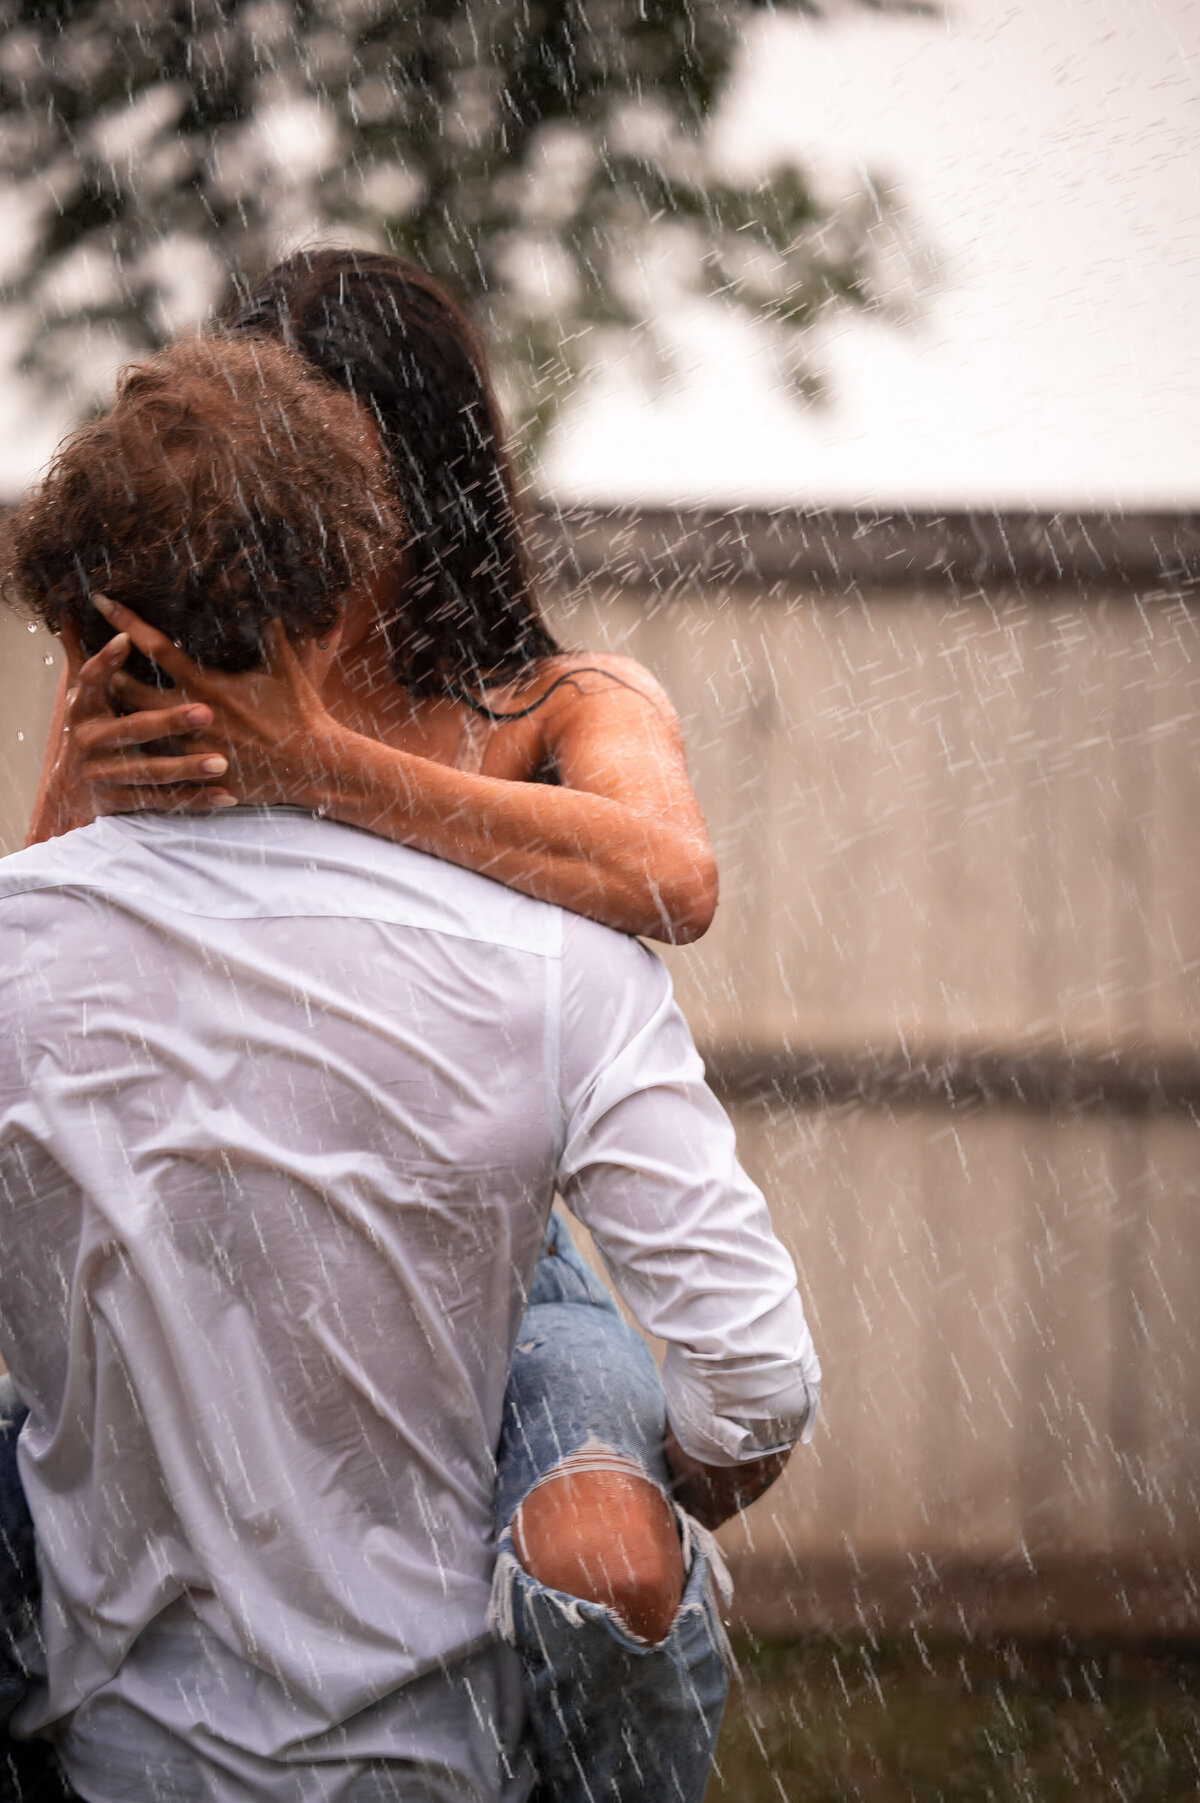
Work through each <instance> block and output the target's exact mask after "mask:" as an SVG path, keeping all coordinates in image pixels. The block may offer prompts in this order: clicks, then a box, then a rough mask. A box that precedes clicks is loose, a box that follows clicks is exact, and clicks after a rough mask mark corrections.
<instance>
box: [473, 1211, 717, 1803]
mask: <svg viewBox="0 0 1200 1803" xmlns="http://www.w3.org/2000/svg"><path fill="white" fill-rule="evenodd" d="M665 1428H666V1415H665V1409H664V1403H663V1393H662V1385H661V1383H660V1382H659V1377H658V1372H657V1371H656V1370H655V1367H654V1361H653V1359H652V1358H651V1357H650V1354H649V1352H648V1351H647V1349H646V1347H645V1345H644V1344H643V1342H642V1340H641V1339H640V1338H639V1336H638V1335H637V1334H636V1333H634V1332H633V1331H632V1329H630V1328H628V1327H626V1325H625V1323H624V1322H623V1321H622V1320H621V1318H620V1316H619V1315H618V1313H617V1311H616V1308H615V1307H614V1305H613V1302H612V1299H611V1298H610V1296H609V1295H608V1292H607V1291H606V1290H605V1288H604V1286H603V1284H602V1283H600V1281H599V1280H598V1279H597V1278H596V1277H595V1276H594V1274H593V1273H592V1272H591V1271H589V1270H588V1268H587V1266H586V1265H585V1264H584V1263H583V1261H582V1260H581V1259H580V1257H579V1255H578V1253H577V1252H576V1251H575V1248H574V1247H573V1246H572V1244H571V1241H570V1238H569V1236H568V1234H567V1232H566V1229H565V1227H564V1226H563V1225H562V1223H561V1221H560V1220H559V1219H558V1218H557V1217H553V1218H552V1219H551V1223H550V1228H549V1230H548V1233H547V1244H546V1247H545V1249H544V1251H543V1255H542V1258H541V1260H540V1261H539V1264H538V1268H537V1272H536V1274H535V1277H534V1282H533V1286H532V1288H531V1291H530V1297H529V1305H528V1307H527V1309H526V1312H525V1317H524V1319H523V1321H522V1324H521V1332H520V1336H519V1338H518V1342H517V1349H516V1352H515V1354H514V1357H513V1365H512V1371H511V1374H510V1377H509V1384H508V1392H507V1395H506V1397H505V1415H504V1429H503V1433H502V1436H501V1442H500V1454H499V1473H498V1478H497V1495H496V1503H497V1508H496V1522H497V1532H498V1534H499V1537H500V1552H499V1560H498V1564H497V1572H496V1587H495V1593H494V1602H493V1619H494V1622H495V1624H496V1626H497V1628H498V1630H499V1632H500V1633H501V1634H502V1635H503V1636H504V1638H505V1639H507V1640H509V1641H511V1642H512V1644H513V1645H514V1646H515V1647H516V1649H517V1651H518V1653H519V1654H520V1657H521V1663H522V1667H523V1670H524V1675H525V1693H526V1702H527V1705H528V1708H529V1713H530V1719H531V1726H532V1731H533V1737H534V1741H535V1748H534V1757H535V1760H536V1763H537V1767H538V1773H539V1787H538V1790H537V1793H536V1796H537V1799H538V1803H601V1799H604V1800H605V1803H607V1800H608V1799H617V1798H619V1799H620V1803H643V1800H644V1803H660V1800H661V1799H664V1798H671V1799H674V1800H678V1803H700V1799H702V1797H703V1795H704V1789H705V1784H706V1782H707V1779H708V1773H709V1767H710V1765H711V1761H712V1754H713V1748H714V1745H715V1742H716V1736H717V1729H718V1728H719V1726H720V1720H721V1711H722V1709H723V1706H724V1702H725V1692H726V1689H727V1678H726V1671H725V1656H726V1641H725V1635H724V1631H723V1629H722V1627H721V1623H720V1618H719V1615H718V1612H717V1603H716V1598H715V1597H714V1595H713V1576H714V1571H713V1562H714V1559H715V1560H716V1561H717V1562H718V1563H719V1558H720V1555H719V1554H718V1553H717V1552H716V1549H715V1547H713V1545H712V1542H711V1541H710V1540H709V1538H708V1536H707V1535H705V1534H704V1533H703V1530H698V1529H696V1527H695V1525H694V1524H693V1523H688V1522H687V1521H686V1520H682V1521H681V1519H680V1518H679V1517H678V1513H677V1511H676V1510H675V1509H674V1506H673V1505H672V1504H671V1503H670V1502H669V1500H668V1498H667V1493H666V1486H667V1468H666V1461H665V1458H664V1454H663V1438H664V1433H665Z"/></svg>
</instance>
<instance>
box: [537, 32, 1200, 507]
mask: <svg viewBox="0 0 1200 1803" xmlns="http://www.w3.org/2000/svg"><path fill="white" fill-rule="evenodd" d="M721 130H722V143H723V145H724V147H725V150H726V152H727V154H728V155H729V156H730V157H731V158H732V159H734V160H736V161H737V163H738V164H739V165H740V167H741V168H742V170H745V169H746V168H747V167H754V166H755V165H756V164H757V165H758V166H759V167H763V166H764V165H766V164H767V163H769V162H770V161H771V160H772V159H786V158H789V157H790V158H794V159H796V160H798V161H800V162H801V163H802V164H803V165H805V166H808V167H812V168H815V169H816V170H817V171H818V173H819V175H820V178H821V181H822V184H823V186H824V187H825V188H826V189H827V191H829V192H832V193H835V194H836V193H837V192H838V191H839V187H840V188H841V189H842V190H843V191H844V190H845V188H846V186H847V184H848V183H853V182H854V181H855V180H856V179H857V177H858V174H859V172H860V171H861V170H863V169H867V170H869V171H871V172H873V173H875V172H878V173H882V174H883V175H885V176H887V177H888V178H890V179H891V180H892V181H893V182H895V183H897V184H898V185H899V186H900V188H901V190H902V191H903V193H904V194H905V195H906V197H907V199H908V202H909V204H910V206H911V210H912V222H913V224H914V226H915V227H917V228H918V229H919V231H920V232H921V233H922V234H923V236H924V239H925V241H926V242H927V243H929V244H931V245H932V246H934V247H935V248H936V251H937V253H938V255H939V258H940V261H941V265H942V273H941V277H940V282H939V286H938V290H937V292H936V293H935V294H933V295H932V296H931V297H929V299H928V300H927V303H926V306H925V310H924V314H923V317H922V318H921V319H920V320H919V322H918V323H917V324H916V325H915V326H913V327H912V328H910V329H909V330H908V331H906V332H904V333H897V332H896V331H893V330H888V329H886V328H883V327H882V326H879V325H875V324H872V323H870V322H864V321H854V320H849V319H847V320H843V321H840V322H839V323H838V324H837V325H836V326H835V327H834V328H833V329H832V330H831V331H830V332H829V333H828V334H827V336H826V338H825V340H824V341H823V343H822V345H821V348H820V352H819V357H818V361H819V362H820V364H821V366H822V368H823V370H824V372H825V374H826V376H827V379H828V383H829V387H830V391H831V394H832V397H833V399H832V403H831V405H830V406H829V407H828V408H827V409H826V410H824V411H822V412H816V413H815V412H809V413H807V414H803V413H800V412H798V411H797V410H796V409H795V408H794V407H793V406H792V405H791V404H790V403H789V402H788V401H787V400H785V399H784V397H783V396H782V394H781V393H780V392H779V390H778V388H777V387H776V386H773V384H772V378H771V372H770V368H769V363H768V360H767V359H766V358H765V357H764V356H762V355H759V354H756V350H755V346H754V344H753V342H752V340H751V338H750V335H749V334H748V333H746V332H744V331H742V330H741V329H737V328H727V329H725V330H716V329H714V326H713V323H712V320H711V318H710V317H708V316H707V315H699V314H697V313H696V312H694V311H693V312H691V313H688V314H685V315H683V316H681V317H680V318H679V320H678V322H677V325H678V331H679V336H680V345H681V357H680V372H679V376H678V377H677V378H676V379H675V381H674V382H673V383H672V384H671V386H670V388H669V390H668V391H667V392H666V393H664V394H662V395H660V396H659V397H658V398H657V399H655V400H653V401H651V400H650V399H648V398H646V396H645V395H644V394H642V393H640V392H639V391H638V390H637V388H636V386H635V385H634V384H633V383H632V382H630V381H629V380H628V379H626V378H624V377H623V375H622V372H621V371H619V370H618V371H615V372H613V375H612V378H611V379H610V380H609V381H608V382H607V383H605V384H604V385H603V386H602V387H601V388H597V389H596V390H594V391H593V393H592V395H591V396H590V398H589V399H588V400H587V401H585V402H584V403H583V404H582V405H581V406H580V407H579V409H578V410H577V412H576V414H575V416H574V419H573V420H572V422H571V428H570V431H569V433H568V434H564V435H563V437H562V439H561V440H560V442H559V444H558V445H557V447H556V448H555V450H554V452H553V454H552V456H551V458H550V461H549V469H550V473H551V474H552V476H553V477H554V480H555V485H556V486H557V487H558V488H559V489H560V490H561V491H563V492H564V493H565V494H567V495H571V496H577V497H580V498H583V497H587V498H590V499H595V500H602V499H608V500H617V499H622V500H623V499H636V498H652V499H656V500H670V499H676V498H696V499H717V500H739V501H769V502H776V503H787V502H809V503H829V504H843V505H844V504H849V505H853V504H855V503H857V502H872V501H874V502H883V503H886V504H895V503H904V502H909V503H912V504H914V505H922V506H923V505H931V504H932V505H937V504H942V503H945V504H950V505H954V504H972V503H975V504H978V503H984V504H987V503H997V504H1002V505H1004V504H1007V505H1018V506H1019V505H1023V504H1033V505H1037V506H1055V505H1059V504H1063V505H1071V506H1074V505H1088V504H1094V505H1100V506H1104V505H1108V504H1112V503H1123V504H1125V505H1126V506H1130V507H1136V506H1175V505H1191V506H1195V505H1198V504H1200V455H1198V452H1197V420H1198V418H1200V322H1198V320H1197V316H1196V315H1197V305H1196V303H1197V301H1198V300H1200V231H1198V220H1200V205H1198V202H1200V0H1158V3H1157V4H1156V0H1025V3H1024V4H1021V5H1012V4H1006V3H1005V0H950V11H949V14H948V17H947V19H946V21H945V22H941V23H939V22H929V21H925V20H917V19H893V20H886V19H885V20H880V19H863V18H858V19H855V18H853V17H852V16H849V15H847V16H845V17H843V19H842V20H841V21H839V22H835V23H827V24H824V25H819V26H818V25H813V24H811V23H808V22H806V21H803V20H799V19H795V18H783V17H779V16H776V17H775V18H774V19H771V20H765V21H764V22H763V25H762V28H761V29H760V30H758V31H757V33H756V35H755V36H754V38H753V39H752V40H751V41H750V43H749V44H748V46H747V52H746V58H745V65H744V68H743V71H742V77H741V80H740V82H739V84H738V88H737V92H736V94H735V96H734V97H733V101H732V104H731V107H730V110H729V113H728V115H727V116H726V117H725V118H724V119H723V121H722V122H721Z"/></svg>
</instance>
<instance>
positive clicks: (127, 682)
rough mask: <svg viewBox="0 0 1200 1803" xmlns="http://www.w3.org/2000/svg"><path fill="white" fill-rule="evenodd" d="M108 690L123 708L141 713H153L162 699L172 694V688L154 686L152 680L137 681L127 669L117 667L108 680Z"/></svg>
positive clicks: (161, 702)
mask: <svg viewBox="0 0 1200 1803" xmlns="http://www.w3.org/2000/svg"><path fill="white" fill-rule="evenodd" d="M108 692H109V694H110V695H111V696H112V697H113V699H114V700H115V701H119V702H120V704H121V706H122V707H123V708H127V709H129V710H132V711H136V712H141V713H153V712H154V711H155V709H156V708H160V707H161V706H162V704H163V701H164V700H165V699H166V698H167V697H168V696H170V695H173V694H174V692H175V691H174V690H173V689H158V688H155V686H154V684H153V683H152V682H139V681H138V679H137V677H136V676H131V675H130V674H129V672H128V670H121V669H117V670H115V671H114V672H113V675H112V677H111V679H110V681H109V685H108Z"/></svg>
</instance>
